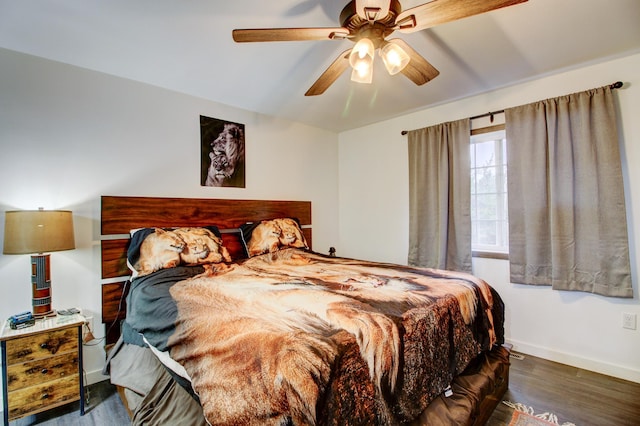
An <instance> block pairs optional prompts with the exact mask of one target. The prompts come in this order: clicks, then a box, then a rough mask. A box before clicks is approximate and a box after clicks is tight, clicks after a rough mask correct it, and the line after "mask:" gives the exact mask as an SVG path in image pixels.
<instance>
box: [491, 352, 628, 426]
mask: <svg viewBox="0 0 640 426" xmlns="http://www.w3.org/2000/svg"><path fill="white" fill-rule="evenodd" d="M503 399H504V400H507V401H511V402H514V403H521V404H525V405H527V406H530V407H533V409H534V410H535V414H541V413H545V412H550V413H553V414H555V415H556V416H557V417H558V423H560V424H562V423H565V422H571V423H574V424H576V426H591V425H593V426H627V425H628V426H639V425H640V384H638V383H634V382H629V381H625V380H621V379H617V378H615V377H610V376H605V375H603V374H598V373H594V372H591V371H587V370H582V369H580V368H576V367H571V366H568V365H564V364H559V363H556V362H552V361H547V360H545V359H541V358H536V357H533V356H530V355H525V356H524V359H523V360H518V359H515V358H513V357H512V358H511V368H510V371H509V390H507V393H506V394H505V395H504V398H503ZM512 412H513V410H512V409H511V408H509V407H507V406H506V405H504V404H502V403H501V404H498V407H497V408H496V410H495V411H494V412H493V415H492V416H491V418H490V419H489V421H488V422H487V426H501V425H506V424H509V420H510V419H511V414H512Z"/></svg>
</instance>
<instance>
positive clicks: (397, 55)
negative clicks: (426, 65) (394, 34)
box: [380, 42, 411, 75]
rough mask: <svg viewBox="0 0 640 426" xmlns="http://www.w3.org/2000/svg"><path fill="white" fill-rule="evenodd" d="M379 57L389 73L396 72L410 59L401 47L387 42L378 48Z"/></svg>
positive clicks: (407, 63)
mask: <svg viewBox="0 0 640 426" xmlns="http://www.w3.org/2000/svg"><path fill="white" fill-rule="evenodd" d="M380 57H381V58H382V62H384V66H385V67H386V68H387V71H388V72H389V74H391V75H396V74H398V73H399V72H400V71H402V70H403V69H404V67H406V66H407V65H409V61H410V60H411V58H410V57H409V55H407V52H405V51H404V49H402V47H400V46H398V45H397V44H394V43H389V42H387V43H385V44H384V45H383V46H382V47H381V48H380Z"/></svg>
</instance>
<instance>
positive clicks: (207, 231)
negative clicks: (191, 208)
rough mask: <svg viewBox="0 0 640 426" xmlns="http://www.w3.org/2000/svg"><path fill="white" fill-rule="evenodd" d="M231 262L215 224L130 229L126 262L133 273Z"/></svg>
mask: <svg viewBox="0 0 640 426" xmlns="http://www.w3.org/2000/svg"><path fill="white" fill-rule="evenodd" d="M219 262H231V256H230V255H229V251H228V250H227V249H226V248H225V247H224V244H223V242H222V238H221V234H220V231H219V230H218V228H217V227H215V226H208V227H182V228H142V229H135V230H132V231H131V242H130V244H129V247H128V249H127V265H128V266H129V269H131V272H132V274H133V275H134V276H138V275H140V276H142V275H148V274H150V273H152V272H156V271H159V270H161V269H168V268H174V267H176V266H178V265H199V264H205V263H219Z"/></svg>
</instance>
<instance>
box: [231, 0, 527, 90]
mask: <svg viewBox="0 0 640 426" xmlns="http://www.w3.org/2000/svg"><path fill="white" fill-rule="evenodd" d="M526 1H527V0H432V1H430V2H428V3H425V4H422V5H420V6H416V7H413V8H410V9H407V10H404V11H403V10H402V6H401V5H400V2H399V1H398V0H352V1H350V2H349V3H348V4H347V5H346V6H345V7H344V9H342V12H341V13H340V23H341V25H342V27H340V28H260V29H236V30H233V33H232V34H233V39H234V40H235V41H236V42H238V43H245V42H265V41H299V40H344V39H345V38H346V39H349V40H350V41H352V42H354V43H356V44H355V46H354V47H353V48H352V49H350V50H347V51H345V52H342V53H341V54H340V56H338V58H336V60H334V61H333V63H332V64H331V65H330V66H329V68H327V69H326V70H325V71H324V72H323V73H322V75H320V77H319V78H318V79H317V80H316V82H315V83H314V84H313V85H312V86H311V87H310V88H309V90H307V93H305V96H316V95H321V94H322V93H324V92H325V90H327V89H328V88H329V86H331V85H332V84H333V83H334V82H335V81H336V80H337V79H338V77H339V76H340V75H341V74H342V73H343V72H344V71H346V69H347V68H349V66H351V68H352V71H351V80H352V81H356V82H359V83H371V82H372V81H373V58H374V52H375V50H376V49H379V54H380V56H381V57H382V61H383V62H384V64H385V67H386V69H387V71H388V72H389V74H391V75H394V74H398V73H400V72H401V73H402V74H403V75H404V76H405V77H407V78H408V79H409V80H411V81H413V82H414V83H415V84H416V85H418V86H420V85H423V84H425V83H427V82H429V81H431V80H433V79H434V78H436V77H437V76H438V74H440V72H439V71H438V70H437V69H436V68H435V67H434V66H433V65H431V64H430V63H429V62H428V61H427V60H426V59H425V58H423V57H422V56H421V55H420V54H419V53H418V52H416V51H415V50H414V49H413V48H411V47H410V46H409V45H408V44H407V43H406V42H404V40H402V39H392V40H386V38H387V37H388V36H390V35H391V34H392V33H393V32H395V31H399V32H401V33H412V32H415V31H420V30H423V29H426V28H431V27H434V26H436V25H441V24H445V23H447V22H451V21H455V20H458V19H462V18H466V17H468V16H473V15H478V14H481V13H486V12H490V11H492V10H495V9H500V8H502V7H507V6H513V5H516V4H519V3H524V2H526Z"/></svg>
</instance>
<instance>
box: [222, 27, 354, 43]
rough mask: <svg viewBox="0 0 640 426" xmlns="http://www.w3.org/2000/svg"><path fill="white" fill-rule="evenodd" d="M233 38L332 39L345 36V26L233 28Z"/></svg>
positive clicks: (274, 39) (272, 39)
mask: <svg viewBox="0 0 640 426" xmlns="http://www.w3.org/2000/svg"><path fill="white" fill-rule="evenodd" d="M232 34H233V40H234V41H236V42H237V43H248V42H260V41H304V40H332V39H334V38H340V39H342V38H346V37H347V36H348V35H349V30H348V29H346V28H260V29H243V30H233V33H232Z"/></svg>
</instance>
